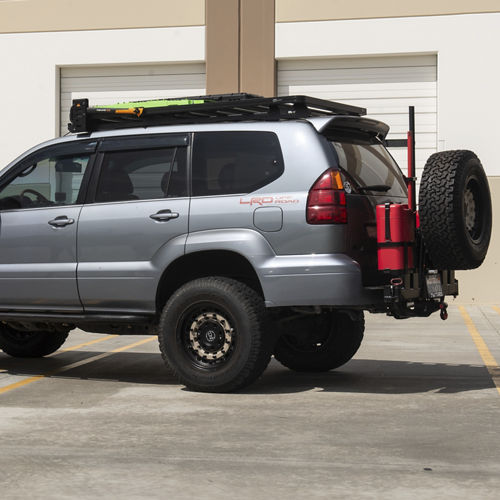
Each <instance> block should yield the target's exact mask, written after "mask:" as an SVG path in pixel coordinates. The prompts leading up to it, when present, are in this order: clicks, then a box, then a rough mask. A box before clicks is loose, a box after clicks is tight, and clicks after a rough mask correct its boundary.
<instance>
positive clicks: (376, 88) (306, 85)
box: [278, 55, 437, 176]
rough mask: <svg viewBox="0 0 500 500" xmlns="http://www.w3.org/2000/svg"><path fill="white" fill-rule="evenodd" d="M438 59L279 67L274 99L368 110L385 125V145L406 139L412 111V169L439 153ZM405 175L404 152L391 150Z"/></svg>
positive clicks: (282, 63) (319, 61)
mask: <svg viewBox="0 0 500 500" xmlns="http://www.w3.org/2000/svg"><path fill="white" fill-rule="evenodd" d="M436 65H437V57H436V56H433V55H428V56H404V57H399V56H398V57H366V58H365V57H363V58H349V59H344V58H341V59H307V60H289V61H279V62H278V95H294V94H305V95H310V96H313V97H319V98H321V99H330V100H333V101H339V102H344V103H347V104H353V105H356V106H361V107H363V108H367V111H368V116H369V117H370V118H375V119H377V120H381V121H383V122H385V123H387V124H388V125H389V126H390V127H391V130H390V132H389V136H388V138H389V139H405V138H406V132H407V130H408V106H415V114H416V118H415V122H416V123H415V127H416V163H417V174H418V175H419V176H420V174H421V169H422V168H423V166H424V164H425V161H426V160H427V158H428V157H429V155H431V154H432V153H435V152H436V150H437V67H436ZM391 153H392V154H393V156H394V157H395V158H396V160H397V162H398V163H399V165H400V167H401V168H402V169H403V171H404V172H405V173H406V168H407V167H406V165H407V157H406V150H401V149H391Z"/></svg>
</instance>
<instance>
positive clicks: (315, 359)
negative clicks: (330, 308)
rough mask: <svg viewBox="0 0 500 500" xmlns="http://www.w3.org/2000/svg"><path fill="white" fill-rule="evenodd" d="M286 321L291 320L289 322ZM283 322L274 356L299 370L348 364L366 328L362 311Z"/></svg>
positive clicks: (309, 370)
mask: <svg viewBox="0 0 500 500" xmlns="http://www.w3.org/2000/svg"><path fill="white" fill-rule="evenodd" d="M286 323H290V324H289V325H286ZM286 323H285V324H284V325H282V327H281V329H282V331H286V332H289V333H284V334H282V335H281V336H280V337H279V339H278V341H277V342H276V345H275V348H274V357H275V358H276V359H277V360H278V361H279V362H280V363H281V364H282V365H283V366H286V367H287V368H290V369H291V370H295V371H298V372H324V371H328V370H333V369H334V368H338V367H339V366H342V365H343V364H345V363H347V362H348V361H349V360H350V359H351V358H352V357H353V356H354V355H355V354H356V352H357V350H358V349H359V346H360V345H361V341H362V340H363V332H364V329H365V320H364V316H363V313H362V312H352V313H351V314H348V313H344V312H341V313H338V312H324V313H322V314H319V315H310V316H306V315H304V316H302V317H301V318H296V319H293V320H291V321H289V322H286Z"/></svg>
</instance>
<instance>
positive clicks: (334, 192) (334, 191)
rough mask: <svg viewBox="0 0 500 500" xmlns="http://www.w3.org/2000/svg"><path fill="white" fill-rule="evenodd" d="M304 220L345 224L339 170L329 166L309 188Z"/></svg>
mask: <svg viewBox="0 0 500 500" xmlns="http://www.w3.org/2000/svg"><path fill="white" fill-rule="evenodd" d="M306 220H307V222H308V223H309V224H345V223H346V222H347V208H346V198H345V191H344V185H343V184H342V178H341V177H340V172H339V171H338V170H334V169H333V168H329V169H328V170H327V171H326V172H324V173H323V174H321V177H320V178H319V179H318V180H317V181H316V182H315V183H314V185H313V187H312V188H311V189H310V190H309V195H308V197H307V209H306Z"/></svg>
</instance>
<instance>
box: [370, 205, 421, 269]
mask: <svg viewBox="0 0 500 500" xmlns="http://www.w3.org/2000/svg"><path fill="white" fill-rule="evenodd" d="M414 241H415V222H414V217H413V214H412V213H411V210H410V209H409V208H408V205H400V204H391V203H385V204H384V205H377V245H378V252H377V253H378V268H379V270H381V271H385V270H388V271H402V270H405V269H411V268H413V242H414Z"/></svg>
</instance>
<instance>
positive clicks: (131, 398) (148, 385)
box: [0, 306, 500, 500]
mask: <svg viewBox="0 0 500 500" xmlns="http://www.w3.org/2000/svg"><path fill="white" fill-rule="evenodd" d="M89 342H93V343H91V344H89ZM81 344H87V345H83V346H82V345H81ZM129 346H131V347H129ZM72 347H76V349H74V350H66V351H59V352H58V353H56V354H55V355H52V356H50V357H48V358H45V359H37V360H26V359H14V358H9V357H8V356H6V355H4V354H2V353H0V471H1V473H0V495H1V498H2V499H25V498H30V499H47V498H51V499H58V498H64V499H68V498H91V497H103V498H120V499H132V498H169V499H192V498H202V499H205V498H207V499H211V498H214V499H215V498H216V499H226V498H231V499H232V498H238V499H240V498H243V499H246V498H252V499H254V498H308V499H311V498H346V497H350V498H384V499H385V498H397V499H405V498H439V499H446V498H468V499H469V498H477V499H490V498H491V499H495V500H496V499H498V498H499V491H500V432H499V429H500V423H499V416H500V369H499V368H498V361H500V308H494V307H491V306H483V307H478V306H474V307H473V306H470V307H469V306H467V307H465V308H463V309H460V308H459V307H456V306H455V307H451V308H450V318H449V320H448V321H446V322H443V321H441V320H440V319H439V317H438V316H437V315H433V316H432V317H430V318H426V319H412V320H405V321H396V320H394V319H391V318H386V317H384V316H380V315H379V316H373V315H368V316H367V328H366V333H365V340H364V343H363V345H362V347H361V349H360V350H359V352H358V354H357V355H356V357H355V358H354V359H353V360H352V361H351V362H349V363H348V364H347V365H345V366H344V367H342V368H340V369H338V370H337V371H335V372H329V373H325V374H316V375H310V374H298V373H293V372H291V371H289V370H287V369H285V368H283V367H281V366H280V365H279V364H278V363H277V362H276V361H274V360H273V361H272V362H271V364H270V366H269V368H268V369H267V370H266V372H265V373H264V375H263V377H262V378H261V379H260V380H259V381H258V382H257V383H255V384H254V385H252V386H251V387H250V388H248V389H247V390H245V391H243V392H240V393H238V394H223V395H221V394H198V393H194V392H189V391H187V390H185V389H184V388H183V387H182V386H180V385H178V384H177V383H176V382H175V380H173V378H172V377H171V376H170V375H169V374H168V372H167V371H166V369H165V367H164V365H163V362H162V360H161V357H160V354H159V353H158V347H157V342H156V340H155V339H152V338H150V337H132V336H128V337H114V336H104V335H93V334H86V333H83V332H79V331H77V332H74V333H72V334H71V335H70V337H69V339H68V341H67V342H66V344H65V345H64V346H63V349H71V348H72ZM485 365H487V366H485ZM44 375H45V376H44Z"/></svg>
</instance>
